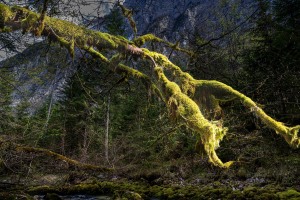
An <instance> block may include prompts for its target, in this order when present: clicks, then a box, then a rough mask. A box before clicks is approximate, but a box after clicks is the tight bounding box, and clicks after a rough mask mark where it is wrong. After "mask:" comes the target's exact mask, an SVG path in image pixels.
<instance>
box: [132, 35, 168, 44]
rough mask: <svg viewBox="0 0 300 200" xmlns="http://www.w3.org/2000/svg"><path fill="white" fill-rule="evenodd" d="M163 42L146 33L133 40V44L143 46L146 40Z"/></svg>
mask: <svg viewBox="0 0 300 200" xmlns="http://www.w3.org/2000/svg"><path fill="white" fill-rule="evenodd" d="M153 41H154V42H164V40H162V39H160V38H158V37H156V36H155V35H153V34H146V35H142V36H140V37H138V38H136V39H134V40H133V42H134V44H135V45H137V46H139V47H140V46H143V45H144V44H145V43H146V42H153Z"/></svg>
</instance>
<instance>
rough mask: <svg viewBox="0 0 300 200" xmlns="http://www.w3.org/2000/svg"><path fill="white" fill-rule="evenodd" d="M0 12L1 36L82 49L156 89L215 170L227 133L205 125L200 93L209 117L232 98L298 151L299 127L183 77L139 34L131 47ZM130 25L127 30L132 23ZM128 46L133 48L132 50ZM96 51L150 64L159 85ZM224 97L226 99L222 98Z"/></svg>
mask: <svg viewBox="0 0 300 200" xmlns="http://www.w3.org/2000/svg"><path fill="white" fill-rule="evenodd" d="M120 7H121V8H122V9H123V13H124V15H125V16H127V17H129V20H133V19H132V12H131V11H130V10H128V9H126V8H125V7H122V6H120ZM0 11H1V12H0V31H2V32H3V31H9V30H10V29H9V28H11V30H18V29H19V30H20V29H23V30H24V31H25V32H31V33H33V34H35V35H39V34H43V35H44V36H46V37H48V38H55V39H56V41H57V42H59V43H60V44H61V45H62V46H63V47H65V48H67V49H68V50H69V52H70V54H72V55H73V54H74V48H75V45H76V47H77V48H81V49H84V50H86V51H87V52H88V53H90V54H91V55H92V56H94V57H96V58H98V59H101V61H103V62H105V63H108V64H109V65H108V66H111V67H112V68H119V71H121V72H122V73H123V72H124V71H125V73H127V75H128V76H129V75H130V76H133V77H135V78H141V79H142V80H144V81H145V82H146V83H149V85H151V87H152V86H153V88H156V90H157V94H158V95H159V96H161V98H162V99H163V100H164V101H165V102H166V105H167V107H168V109H169V112H170V116H171V117H172V118H174V119H175V120H176V121H178V122H180V121H181V122H184V123H185V124H186V126H187V127H188V128H190V129H191V130H193V132H194V133H195V134H196V135H197V138H198V142H197V146H198V147H200V146H201V148H202V149H203V150H204V151H205V152H206V154H207V155H208V157H209V161H210V162H212V163H213V164H214V165H216V166H219V167H224V168H226V167H229V166H230V165H231V164H232V162H227V163H223V162H222V161H221V160H220V159H219V158H218V156H217V154H216V152H215V150H216V149H217V148H218V147H219V142H220V141H221V140H222V139H223V137H224V136H225V134H226V132H227V128H224V127H222V123H219V122H220V121H216V120H214V119H213V118H214V117H210V118H211V119H210V120H209V118H207V117H206V116H205V114H203V113H204V112H203V110H204V109H205V106H204V105H202V104H203V101H201V100H199V99H197V95H195V94H196V93H197V92H199V91H201V90H204V89H209V93H208V94H207V96H206V98H207V103H209V104H210V107H211V108H212V112H213V113H218V112H220V111H221V107H220V105H219V101H221V100H226V101H227V100H230V99H232V98H237V99H239V100H240V101H241V102H242V103H243V104H244V105H245V106H246V107H247V108H249V109H250V110H251V111H252V112H253V113H254V115H255V116H257V117H258V118H260V119H261V120H262V122H263V123H265V124H266V125H267V126H268V127H269V128H271V129H274V130H275V131H276V132H277V133H278V134H280V135H281V136H283V137H284V139H285V140H286V141H287V143H288V144H289V145H290V146H291V147H294V148H298V147H299V146H300V139H299V136H298V132H299V129H300V126H295V127H287V126H285V125H284V124H283V123H281V122H278V121H276V120H274V119H273V118H271V117H270V116H268V115H267V114H266V113H265V112H264V111H263V110H262V109H261V108H260V107H259V106H258V105H257V104H256V103H255V102H254V101H252V100H251V99H250V98H249V97H247V96H245V95H244V94H242V93H240V92H238V91H236V90H234V89H233V88H231V87H230V86H228V85H226V84H223V83H220V82H218V81H209V80H195V79H194V78H193V77H192V76H191V75H190V74H188V73H186V72H183V71H182V70H181V69H180V67H178V66H177V65H175V64H173V63H172V62H171V61H170V60H169V59H168V58H167V57H166V56H164V55H162V54H160V53H157V52H152V51H149V50H148V49H145V48H139V47H137V46H140V45H143V44H144V43H145V42H147V41H150V40H153V41H158V42H161V41H162V42H164V41H163V40H161V39H159V38H156V37H155V36H153V35H145V36H142V37H140V38H137V39H136V40H135V41H134V42H131V41H128V40H126V39H124V38H120V37H116V36H112V35H110V34H107V33H102V32H97V31H93V30H88V29H86V28H84V27H80V26H77V25H74V24H72V23H70V22H67V21H64V20H59V19H55V18H50V17H47V16H45V18H44V20H43V25H42V26H39V22H40V21H39V20H40V19H39V16H40V15H39V14H37V13H34V12H31V11H29V10H27V9H25V8H20V7H13V8H11V9H10V8H9V7H8V6H5V5H3V4H0ZM133 22H134V21H133ZM131 25H132V26H133V24H131ZM134 25H135V24H134ZM4 27H6V29H4ZM133 27H134V26H133ZM37 28H38V30H37ZM135 32H136V30H135ZM134 43H135V44H136V45H137V46H136V45H134ZM164 43H166V44H168V45H170V46H171V47H172V48H173V49H176V50H180V48H179V46H178V44H175V45H171V44H170V43H168V42H164ZM102 49H108V50H114V51H117V52H118V53H119V54H122V55H127V54H130V55H135V56H139V57H140V58H141V59H143V60H145V59H147V60H150V61H151V62H152V64H153V65H154V66H155V68H154V71H155V73H156V82H157V83H158V84H159V85H160V88H157V87H156V85H155V84H153V80H152V79H150V78H149V77H148V76H147V75H144V74H143V73H141V72H139V71H137V70H134V69H131V68H128V67H125V66H124V65H122V64H119V63H120V62H119V61H118V59H116V60H114V58H112V61H110V60H109V59H107V58H106V57H105V56H104V55H103V54H101V51H102ZM114 65H116V66H114ZM116 71H117V70H116ZM165 71H168V73H165ZM169 72H171V75H170V76H172V77H173V78H174V81H173V82H172V81H170V80H169V78H168V77H167V76H166V74H168V75H169V74H170V73H169ZM218 91H222V92H223V93H226V97H225V98H222V97H219V96H218V97H217V95H216V94H217V92H218ZM227 94H229V95H227ZM228 96H230V98H228ZM197 103H198V104H197ZM208 107H209V106H208ZM201 111H202V112H201ZM209 112H210V111H209ZM201 148H199V149H201Z"/></svg>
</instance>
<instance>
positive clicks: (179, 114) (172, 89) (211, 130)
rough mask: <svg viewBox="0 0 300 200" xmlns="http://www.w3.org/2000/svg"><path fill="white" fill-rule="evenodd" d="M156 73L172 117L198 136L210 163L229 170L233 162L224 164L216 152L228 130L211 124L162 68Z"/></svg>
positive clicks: (157, 68) (156, 70)
mask: <svg viewBox="0 0 300 200" xmlns="http://www.w3.org/2000/svg"><path fill="white" fill-rule="evenodd" d="M155 72H156V74H157V77H158V79H159V80H160V83H161V85H162V88H163V89H162V90H163V92H164V96H165V98H166V101H167V106H168V109H169V111H170V113H171V116H172V117H175V118H176V119H178V120H183V121H184V122H185V123H186V125H187V127H188V128H190V129H191V130H193V132H194V133H195V134H198V135H197V138H198V143H197V144H198V145H202V146H203V148H201V149H204V150H205V152H206V154H207V155H208V157H209V161H210V162H211V163H213V164H214V165H216V166H219V167H223V168H227V167H229V166H230V165H231V164H232V163H233V162H232V161H230V162H227V163H225V164H224V163H223V162H222V161H221V160H220V159H219V158H218V156H217V154H216V152H215V150H216V149H217V148H218V147H219V143H220V141H221V140H222V139H223V137H224V136H225V134H226V132H227V128H222V127H218V126H217V125H216V124H215V123H211V122H209V121H208V120H207V119H206V118H205V117H204V116H203V114H202V113H201V111H200V109H199V107H198V105H197V104H196V103H195V101H193V100H192V99H191V98H189V97H188V96H187V95H186V94H184V93H182V92H181V89H180V88H179V86H178V85H177V84H176V83H174V82H171V81H169V80H168V78H167V77H166V76H165V74H164V73H163V70H162V68H160V67H156V68H155Z"/></svg>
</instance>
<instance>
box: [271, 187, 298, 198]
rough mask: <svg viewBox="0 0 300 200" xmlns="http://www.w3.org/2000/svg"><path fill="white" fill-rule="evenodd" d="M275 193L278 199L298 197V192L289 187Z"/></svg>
mask: <svg viewBox="0 0 300 200" xmlns="http://www.w3.org/2000/svg"><path fill="white" fill-rule="evenodd" d="M277 195H278V196H279V198H280V199H288V200H296V199H300V192H298V191H296V190H294V189H289V190H287V191H284V192H278V193H277Z"/></svg>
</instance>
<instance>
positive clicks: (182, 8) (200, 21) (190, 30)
mask: <svg viewBox="0 0 300 200" xmlns="http://www.w3.org/2000/svg"><path fill="white" fill-rule="evenodd" d="M124 5H125V6H127V7H129V8H131V9H132V10H133V11H134V18H135V20H136V22H137V27H138V33H139V34H140V35H143V34H146V33H155V34H156V35H157V36H160V37H166V38H167V39H169V40H173V41H175V40H178V39H180V38H184V37H186V36H187V35H188V34H194V33H195V30H196V31H197V30H198V32H201V34H202V36H203V37H207V38H210V37H212V36H213V35H212V32H214V33H217V32H222V30H221V29H222V27H221V26H224V25H225V24H221V23H222V21H224V20H225V19H226V20H230V19H231V21H232V20H233V17H234V18H235V19H234V20H235V23H238V22H239V21H242V20H244V19H245V18H246V17H247V15H248V14H249V15H250V14H251V12H253V9H254V7H253V1H252V0H231V1H226V0H126V1H125V3H124ZM230 14H231V15H232V16H229V15H230Z"/></svg>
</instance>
